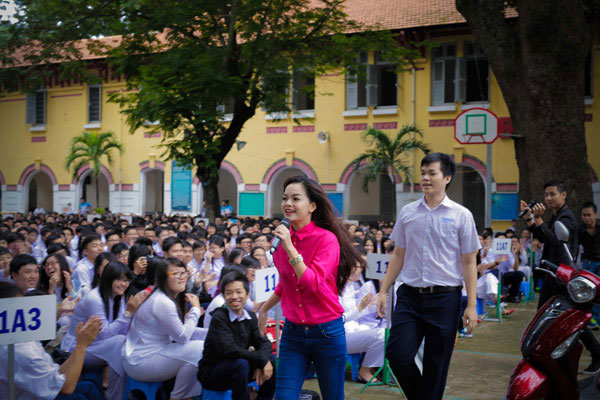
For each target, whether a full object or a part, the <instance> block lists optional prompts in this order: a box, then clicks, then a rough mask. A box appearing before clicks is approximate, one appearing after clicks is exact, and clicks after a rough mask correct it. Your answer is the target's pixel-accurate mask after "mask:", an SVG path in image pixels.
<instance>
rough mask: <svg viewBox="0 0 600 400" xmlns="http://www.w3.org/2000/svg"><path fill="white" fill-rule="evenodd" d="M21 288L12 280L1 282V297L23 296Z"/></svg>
mask: <svg viewBox="0 0 600 400" xmlns="http://www.w3.org/2000/svg"><path fill="white" fill-rule="evenodd" d="M22 295H23V292H21V289H20V288H19V287H18V286H17V285H15V284H14V283H11V282H0V299H8V298H10V297H17V296H22Z"/></svg>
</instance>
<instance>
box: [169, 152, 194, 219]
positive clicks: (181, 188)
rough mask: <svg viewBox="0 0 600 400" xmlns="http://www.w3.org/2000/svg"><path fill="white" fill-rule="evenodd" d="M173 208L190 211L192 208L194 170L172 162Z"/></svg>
mask: <svg viewBox="0 0 600 400" xmlns="http://www.w3.org/2000/svg"><path fill="white" fill-rule="evenodd" d="M171 209H172V210H174V211H190V210H191V209H192V170H191V169H190V168H189V167H182V166H179V165H177V162H176V161H173V163H172V164H171Z"/></svg>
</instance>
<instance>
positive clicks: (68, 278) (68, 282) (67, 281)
mask: <svg viewBox="0 0 600 400" xmlns="http://www.w3.org/2000/svg"><path fill="white" fill-rule="evenodd" d="M62 274H63V278H64V279H65V287H66V288H67V293H71V292H72V291H73V283H72V282H71V274H70V273H69V272H68V271H63V272H62Z"/></svg>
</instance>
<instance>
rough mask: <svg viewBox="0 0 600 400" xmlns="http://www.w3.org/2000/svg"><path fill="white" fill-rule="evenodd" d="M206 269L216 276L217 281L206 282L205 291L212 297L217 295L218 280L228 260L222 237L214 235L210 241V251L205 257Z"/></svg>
mask: <svg viewBox="0 0 600 400" xmlns="http://www.w3.org/2000/svg"><path fill="white" fill-rule="evenodd" d="M204 259H205V268H207V269H208V270H209V271H210V272H212V273H214V274H215V280H213V281H211V282H206V283H205V284H204V290H205V291H206V292H207V293H208V294H210V295H211V296H213V297H214V296H215V295H216V293H217V289H218V287H217V285H218V279H219V278H220V277H221V269H222V268H223V267H224V266H225V262H226V260H228V254H227V250H225V240H224V239H223V237H222V236H219V235H212V236H211V237H210V239H209V241H208V251H207V252H206V254H205V255H204Z"/></svg>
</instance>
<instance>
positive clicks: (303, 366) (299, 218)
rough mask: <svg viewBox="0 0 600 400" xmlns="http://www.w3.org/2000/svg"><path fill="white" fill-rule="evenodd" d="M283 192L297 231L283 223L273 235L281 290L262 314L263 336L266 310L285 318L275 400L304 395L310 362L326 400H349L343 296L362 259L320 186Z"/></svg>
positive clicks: (299, 181)
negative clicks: (276, 309)
mask: <svg viewBox="0 0 600 400" xmlns="http://www.w3.org/2000/svg"><path fill="white" fill-rule="evenodd" d="M283 188H284V194H283V200H282V202H281V209H282V210H283V213H284V214H285V217H286V218H287V219H288V220H289V221H290V224H291V226H290V229H288V228H286V227H285V226H284V225H283V224H280V225H279V226H278V227H277V229H275V231H274V232H273V234H274V235H275V236H276V237H278V238H279V239H281V245H280V246H279V247H278V248H277V250H276V251H275V253H274V254H273V261H274V263H275V266H276V267H277V269H278V271H279V284H278V285H277V287H276V288H275V293H274V294H273V295H272V296H271V297H270V298H269V299H268V300H267V301H266V302H265V303H264V305H263V306H262V307H261V309H260V313H259V326H260V327H261V330H262V331H263V332H264V327H265V323H266V318H267V312H268V311H269V309H271V308H272V307H273V306H274V305H276V304H277V303H278V302H279V301H281V308H282V311H283V315H284V316H285V319H286V321H285V325H284V327H283V333H282V338H281V345H280V348H279V364H278V372H277V383H276V389H275V399H297V398H298V397H299V395H300V391H301V389H302V383H303V382H304V377H305V375H306V371H307V369H308V367H309V366H310V363H311V362H312V363H313V364H314V365H315V368H316V371H317V377H318V380H319V388H320V390H321V396H322V397H323V399H324V400H334V399H336V400H337V399H343V398H344V371H345V366H346V336H345V332H344V321H343V318H342V314H343V313H344V308H343V307H342V306H341V304H340V302H339V297H338V296H339V293H340V292H341V290H342V289H343V287H344V286H345V284H346V282H347V281H348V277H349V276H350V272H351V271H352V267H353V266H355V265H357V263H360V264H361V265H362V264H363V260H362V258H361V257H360V255H359V254H358V252H357V251H356V249H355V248H354V246H353V245H352V242H351V240H350V236H349V234H348V231H347V230H346V229H345V228H344V225H343V224H342V222H341V221H340V220H339V219H338V218H336V216H335V215H334V213H333V206H332V205H331V202H330V201H329V199H328V198H327V195H326V194H325V192H324V191H323V189H322V188H321V186H320V185H319V184H318V183H317V182H315V181H313V180H311V179H308V178H306V177H303V176H296V177H292V178H289V179H288V180H286V181H285V183H284V184H283Z"/></svg>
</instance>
